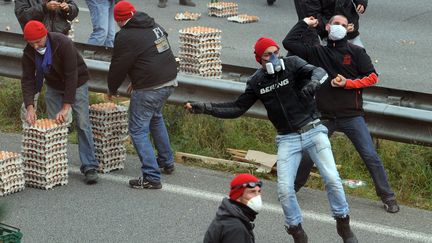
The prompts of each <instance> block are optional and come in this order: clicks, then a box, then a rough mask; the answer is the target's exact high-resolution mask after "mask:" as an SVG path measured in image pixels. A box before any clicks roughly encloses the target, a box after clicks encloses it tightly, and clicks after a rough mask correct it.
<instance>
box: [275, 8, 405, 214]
mask: <svg viewBox="0 0 432 243" xmlns="http://www.w3.org/2000/svg"><path fill="white" fill-rule="evenodd" d="M317 25H318V20H317V19H315V18H313V17H309V18H305V19H304V20H301V21H299V22H298V23H297V24H296V25H295V26H294V27H293V28H292V29H291V31H290V32H289V33H288V35H287V36H286V37H285V39H284V41H283V45H284V47H285V49H287V50H288V51H289V52H290V53H291V54H293V55H297V56H299V57H301V58H303V59H305V60H306V61H308V62H310V63H311V64H313V65H315V66H318V67H322V68H324V69H325V70H326V71H327V73H328V74H329V76H330V77H329V79H328V80H327V81H326V82H324V83H323V85H321V88H320V90H319V91H318V92H317V96H316V98H317V106H318V110H319V111H320V112H321V114H322V118H323V119H324V120H325V123H324V125H326V126H327V128H328V129H329V135H330V136H331V134H332V133H333V132H334V131H339V132H343V133H344V134H345V135H346V136H347V137H348V138H349V139H350V140H351V142H352V143H353V145H354V147H355V148H356V150H357V152H358V153H359V155H360V157H361V158H362V160H363V162H364V164H365V165H366V167H367V169H368V171H369V174H370V175H371V177H372V179H373V182H374V184H375V191H376V194H377V195H378V196H379V197H380V198H381V201H382V202H383V203H384V208H385V210H386V211H387V212H389V213H397V212H398V211H399V206H398V204H397V202H396V195H395V193H394V192H393V191H392V189H391V187H390V185H389V183H388V180H387V174H386V172H385V170H384V166H383V164H382V162H381V159H380V158H379V156H378V154H377V152H376V150H375V147H374V144H373V141H372V139H371V136H370V132H369V130H368V128H367V126H366V123H365V119H364V115H365V114H364V110H363V98H362V93H363V88H367V87H369V86H372V85H374V84H376V83H377V82H378V76H377V72H376V71H375V68H374V66H373V64H372V61H371V59H370V57H369V55H368V54H367V53H366V50H365V49H363V48H361V47H359V46H357V45H354V44H350V43H348V42H347V38H346V33H347V31H346V29H347V28H348V20H347V19H346V18H345V17H344V16H342V15H335V16H333V17H332V18H331V19H330V21H329V23H328V24H327V25H326V30H327V31H328V32H329V41H328V44H327V46H314V47H310V46H307V45H305V44H304V43H303V42H302V40H301V38H300V37H301V35H302V33H303V32H305V31H306V30H307V29H308V28H311V27H316V26H317ZM311 168H312V163H311V161H310V160H303V161H302V163H301V166H300V169H299V172H298V174H297V178H296V188H297V189H299V188H300V187H301V186H302V185H304V183H306V180H307V178H308V175H309V172H310V170H311Z"/></svg>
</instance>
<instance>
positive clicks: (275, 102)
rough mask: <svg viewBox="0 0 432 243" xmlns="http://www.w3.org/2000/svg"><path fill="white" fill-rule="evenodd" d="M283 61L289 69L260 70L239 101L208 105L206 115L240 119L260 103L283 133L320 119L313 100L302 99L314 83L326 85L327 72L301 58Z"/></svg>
mask: <svg viewBox="0 0 432 243" xmlns="http://www.w3.org/2000/svg"><path fill="white" fill-rule="evenodd" d="M283 60H284V63H285V70H283V71H280V72H278V73H276V75H269V74H267V73H266V71H265V70H264V69H262V68H261V69H258V70H257V71H256V72H255V74H253V75H252V76H251V77H250V78H249V80H248V82H247V84H246V90H245V92H244V93H243V94H241V95H240V96H239V97H238V98H237V100H236V101H234V102H227V103H209V104H206V106H205V107H206V108H205V111H204V113H206V114H210V115H212V116H215V117H219V118H236V117H239V116H241V115H243V114H244V113H245V112H246V111H247V110H248V109H249V108H250V107H251V106H252V105H253V104H254V103H255V102H256V101H257V100H260V101H261V102H262V103H263V104H264V107H265V108H266V110H267V116H268V118H269V120H270V121H271V122H272V123H273V125H274V126H275V128H276V129H277V131H278V133H281V134H287V133H291V132H295V131H297V130H299V129H300V128H301V127H303V126H304V125H306V124H307V123H309V122H311V121H313V120H315V119H317V118H318V117H319V114H318V113H317V111H316V107H315V101H314V99H313V97H310V98H304V97H302V96H301V95H300V90H301V89H302V88H303V87H304V86H305V85H306V84H307V83H309V82H311V80H313V81H318V82H320V83H322V82H324V81H325V80H326V79H327V73H326V72H325V71H324V69H322V68H317V67H315V66H312V65H310V64H308V63H306V61H304V60H303V59H301V58H299V57H297V56H290V57H285V58H284V59H283Z"/></svg>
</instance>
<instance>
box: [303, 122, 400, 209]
mask: <svg viewBox="0 0 432 243" xmlns="http://www.w3.org/2000/svg"><path fill="white" fill-rule="evenodd" d="M324 125H325V126H326V127H327V128H328V130H329V136H331V135H332V134H333V132H335V131H339V132H343V133H344V134H345V135H346V136H347V137H348V139H349V140H351V142H352V143H353V145H354V147H355V148H356V150H357V152H358V153H359V155H360V157H361V158H362V160H363V162H364V163H365V165H366V168H367V169H368V171H369V174H370V175H371V177H372V180H373V182H374V184H375V191H376V194H377V195H378V196H379V197H380V198H381V200H382V201H383V202H387V201H389V200H394V199H396V195H395V194H394V192H393V191H392V190H391V188H390V185H389V183H388V180H387V174H386V172H385V170H384V166H383V164H382V162H381V159H380V158H379V156H378V154H377V152H376V150H375V146H374V144H373V141H372V137H371V135H370V132H369V129H368V128H367V126H366V122H365V120H364V118H363V116H355V117H348V118H336V119H332V120H327V121H325V123H324ZM312 166H313V164H312V163H311V161H310V160H308V159H307V158H305V159H304V160H303V161H302V165H301V169H300V170H299V171H298V174H297V178H296V185H300V186H301V185H302V184H303V185H304V183H305V182H306V180H307V177H308V175H309V172H310V170H311V168H312Z"/></svg>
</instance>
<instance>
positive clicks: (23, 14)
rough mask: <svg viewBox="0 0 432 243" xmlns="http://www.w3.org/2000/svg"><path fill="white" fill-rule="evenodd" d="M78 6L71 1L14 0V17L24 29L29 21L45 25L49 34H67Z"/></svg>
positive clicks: (76, 14)
mask: <svg viewBox="0 0 432 243" xmlns="http://www.w3.org/2000/svg"><path fill="white" fill-rule="evenodd" d="M78 12H79V9H78V6H77V5H76V3H75V2H74V1H73V0H66V1H55V0H51V1H46V0H15V16H16V17H17V19H18V22H19V23H20V25H21V28H22V29H24V26H25V25H26V24H27V22H28V21H30V20H37V21H40V22H42V23H44V24H45V27H46V28H47V29H48V31H49V32H60V33H63V34H65V35H68V34H69V30H70V29H71V24H70V23H69V22H70V21H72V20H74V19H75V18H76V17H77V16H78Z"/></svg>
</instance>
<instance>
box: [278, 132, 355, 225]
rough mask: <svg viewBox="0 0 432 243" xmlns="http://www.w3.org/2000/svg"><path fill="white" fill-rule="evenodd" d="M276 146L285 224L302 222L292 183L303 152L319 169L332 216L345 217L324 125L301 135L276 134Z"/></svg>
mask: <svg viewBox="0 0 432 243" xmlns="http://www.w3.org/2000/svg"><path fill="white" fill-rule="evenodd" d="M276 144H277V147H278V154H277V157H278V158H277V174H278V195H279V201H280V202H281V204H282V209H283V211H284V214H285V224H286V225H290V226H296V225H298V224H299V223H301V222H302V221H303V219H302V216H301V212H300V207H299V205H298V202H297V197H296V193H295V191H294V180H295V176H296V173H297V169H298V167H299V164H300V160H301V158H302V151H306V152H307V153H308V154H309V156H310V157H311V158H312V160H313V161H314V162H315V164H316V166H317V167H318V170H319V172H320V174H321V176H322V178H323V180H324V184H325V189H326V191H327V197H328V200H329V203H330V208H331V211H332V214H333V217H344V216H346V215H348V213H349V208H348V203H347V201H346V198H345V192H344V189H343V186H342V182H341V179H340V177H339V173H338V171H337V169H336V164H335V161H334V158H333V154H332V151H331V145H330V141H329V139H328V136H327V128H326V127H325V126H323V125H319V126H318V127H316V128H313V129H311V130H309V131H307V132H305V133H302V134H299V133H290V134H287V135H278V136H276Z"/></svg>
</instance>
